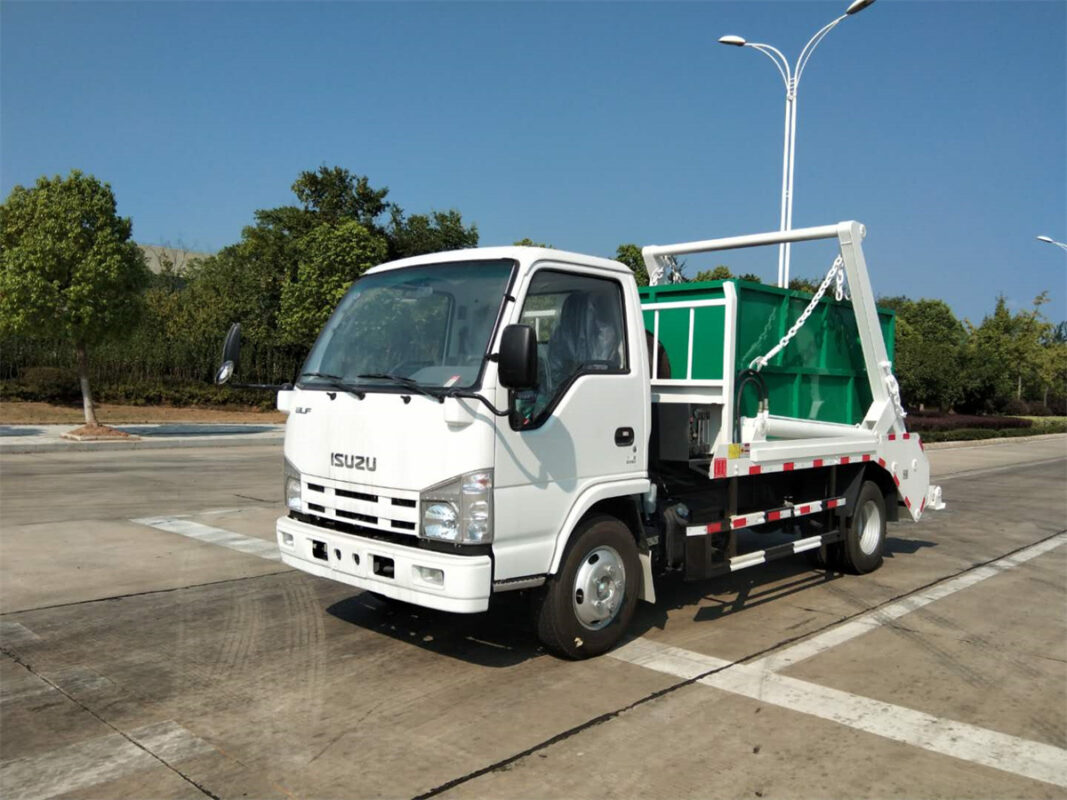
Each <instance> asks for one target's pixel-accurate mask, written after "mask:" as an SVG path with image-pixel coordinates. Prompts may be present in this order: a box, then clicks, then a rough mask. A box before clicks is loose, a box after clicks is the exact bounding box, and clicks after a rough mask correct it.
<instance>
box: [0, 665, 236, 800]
mask: <svg viewBox="0 0 1067 800" xmlns="http://www.w3.org/2000/svg"><path fill="white" fill-rule="evenodd" d="M0 653H3V654H4V655H5V656H7V657H8V658H10V659H11V660H12V661H14V662H15V663H16V664H18V665H19V666H20V667H22V668H23V669H24V670H26V671H27V672H29V673H30V674H31V675H33V676H34V677H35V678H37V679H38V680H40V681H42V682H44V683H46V684H47V685H48V686H50V687H52V688H53V689H54V690H55V691H57V692H59V694H61V695H63V696H64V697H65V698H67V699H68V700H69V701H70V702H72V703H74V705H76V706H78V708H80V709H81V710H82V711H84V712H85V713H86V714H88V715H89V716H91V717H92V718H93V719H95V720H96V721H97V722H99V723H101V724H102V725H106V726H107V727H108V728H110V729H111V730H113V731H114V732H115V733H117V734H118V735H119V736H121V737H122V738H123V739H125V740H126V741H127V742H129V743H130V744H132V745H133V746H134V747H137V748H138V749H140V750H142V751H144V752H145V753H147V754H148V755H149V756H151V757H152V758H154V759H155V760H156V761H158V762H159V763H160V764H162V765H163V766H164V767H166V768H167V769H169V770H170V771H171V772H173V773H174V774H175V775H177V776H178V777H179V778H181V779H182V780H183V781H185V782H186V783H188V784H189V785H190V786H193V787H195V788H196V789H197V790H198V791H199V792H200V793H201V794H203V795H204V796H205V797H210V798H212V800H221V798H220V797H219V796H218V795H217V794H215V793H214V792H212V791H211V790H210V789H208V788H207V787H206V786H202V785H201V784H200V783H198V782H197V781H195V780H193V779H192V778H191V777H189V776H188V775H186V774H185V773H184V772H182V771H181V770H180V769H178V768H177V767H175V766H174V765H173V764H171V763H169V762H168V761H167V760H166V759H164V758H162V757H161V756H159V755H158V754H156V753H154V752H152V751H151V750H150V749H149V748H147V747H145V746H144V745H143V744H141V743H140V742H139V741H137V740H136V739H134V738H133V737H132V736H130V735H129V734H128V733H126V731H124V730H122V728H119V727H118V726H117V725H114V724H113V723H111V722H109V721H108V720H106V719H104V718H103V717H102V716H100V715H99V714H97V713H96V712H95V711H93V709H91V708H90V707H89V706H87V705H85V703H83V702H81V701H80V700H78V698H76V697H74V696H73V695H71V694H70V693H69V692H67V691H64V689H63V688H62V687H61V686H59V685H57V684H56V683H55V682H54V681H51V680H49V679H48V678H46V677H45V676H44V675H42V674H41V673H40V672H38V671H37V670H35V669H34V668H33V666H32V665H31V664H28V663H27V662H25V661H23V660H22V658H21V657H20V656H19V655H18V653H14V652H12V651H11V650H8V649H7V648H6V647H3V646H0Z"/></svg>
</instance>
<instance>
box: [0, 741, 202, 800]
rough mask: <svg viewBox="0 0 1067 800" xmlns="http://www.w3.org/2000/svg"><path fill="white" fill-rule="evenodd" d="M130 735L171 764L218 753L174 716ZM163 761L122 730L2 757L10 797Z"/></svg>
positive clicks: (66, 787)
mask: <svg viewBox="0 0 1067 800" xmlns="http://www.w3.org/2000/svg"><path fill="white" fill-rule="evenodd" d="M127 735H128V736H129V737H130V739H133V740H134V741H136V742H138V743H139V744H140V745H141V746H142V747H144V748H145V749H147V750H149V751H151V752H152V753H154V754H155V755H156V756H158V757H159V759H162V760H163V761H166V762H167V763H168V764H174V763H175V762H178V761H181V760H183V759H186V758H192V757H193V756H198V755H203V754H205V753H210V752H214V748H213V747H212V746H211V745H210V744H208V743H207V742H205V741H204V740H203V739H200V738H198V737H196V736H194V735H193V734H192V733H190V732H189V731H187V730H186V729H185V728H183V727H182V726H181V725H179V724H178V723H176V722H171V721H167V722H161V723H158V724H155V725H148V726H145V727H143V728H138V729H135V730H132V731H129V732H128V733H127ZM160 766H162V765H161V764H160V763H159V760H157V759H156V758H153V757H152V755H150V754H149V753H146V752H145V750H142V749H141V747H138V746H137V745H135V744H134V743H133V742H131V741H130V740H129V739H127V738H126V737H124V736H122V735H121V734H118V733H111V734H108V735H107V736H100V737H97V738H95V739H90V740H88V741H85V742H78V743H77V744H72V745H68V746H67V747H60V748H58V749H56V750H50V751H48V752H46V753H41V754H39V755H36V756H27V757H25V758H17V759H13V760H11V761H5V762H2V763H0V787H2V788H3V793H4V798H5V800H44V798H48V797H54V796H56V795H59V794H65V793H67V792H73V791H76V790H78V789H84V788H86V787H89V786H96V785H98V784H101V783H106V782H107V781H114V780H118V779H119V778H122V777H124V776H126V775H129V774H131V773H134V772H140V771H143V770H147V769H151V768H153V767H160Z"/></svg>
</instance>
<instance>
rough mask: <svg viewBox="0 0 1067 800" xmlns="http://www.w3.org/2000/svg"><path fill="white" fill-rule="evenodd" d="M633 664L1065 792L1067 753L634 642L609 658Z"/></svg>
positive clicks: (752, 669) (677, 650)
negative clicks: (1035, 781) (1056, 787)
mask: <svg viewBox="0 0 1067 800" xmlns="http://www.w3.org/2000/svg"><path fill="white" fill-rule="evenodd" d="M608 655H609V656H611V657H612V658H617V659H619V660H620V661H626V662H628V663H631V664H636V665H638V666H642V667H646V668H648V669H654V670H657V671H659V672H665V673H667V674H670V675H677V676H678V677H681V678H686V679H692V678H694V677H696V676H697V675H700V674H702V673H704V672H708V671H710V670H716V669H717V670H720V671H719V672H715V673H714V674H712V675H709V676H707V677H706V678H701V679H700V680H699V681H698V683H702V684H704V685H705V686H710V687H713V688H715V689H719V690H721V691H725V692H730V693H731V694H736V695H740V696H742V697H748V698H751V699H753V700H758V701H760V702H761V703H768V704H770V705H775V706H778V707H780V708H785V709H788V710H790V711H796V712H799V713H801V714H808V715H809V716H813V717H818V718H820V719H825V720H828V721H830V722H836V723H838V724H839V725H845V726H847V727H850V728H855V729H857V730H861V731H865V732H867V733H871V734H874V735H875V736H881V737H883V738H886V739H892V740H893V741H897V742H903V743H904V744H908V745H912V746H914V747H919V748H922V749H923V750H928V751H930V752H933V753H939V754H941V755H947V756H951V757H953V758H958V759H961V760H963V761H968V762H970V763H973V764H981V765H983V766H987V767H992V768H993V769H998V770H1001V771H1004V772H1010V773H1012V774H1015V775H1020V776H1023V777H1026V778H1032V779H1033V780H1038V781H1043V782H1045V783H1051V784H1054V785H1056V786H1060V787H1065V788H1067V750H1062V749H1060V748H1058V747H1054V746H1052V745H1048V744H1043V743H1041V742H1033V741H1029V740H1027V739H1021V738H1018V737H1016V736H1009V735H1008V734H1005V733H998V732H997V731H991V730H987V729H985V728H979V727H978V726H975V725H968V724H967V723H964V722H956V721H953V720H948V719H942V718H940V717H935V716H932V715H930V714H924V713H922V712H920V711H915V710H913V709H910V708H905V707H903V706H897V705H893V704H891V703H884V702H882V701H880V700H872V699H870V698H866V697H859V696H857V695H853V694H849V693H848V692H842V691H839V690H837V689H830V688H828V687H825V686H819V685H818V684H814V683H808V682H807V681H801V680H797V679H796V678H790V677H787V676H785V675H779V674H777V673H774V672H770V671H768V670H766V669H760V668H757V667H753V666H750V665H745V664H736V663H734V664H731V663H730V662H728V661H723V660H722V659H718V658H712V657H710V656H704V655H701V654H700V653H694V652H691V651H688V650H682V649H681V648H677V647H668V646H665V645H660V644H657V643H655V642H651V641H649V640H647V639H637V640H635V641H633V642H630V643H628V644H626V645H624V646H623V647H620V648H617V649H616V650H614V651H612V652H611V653H609V654H608Z"/></svg>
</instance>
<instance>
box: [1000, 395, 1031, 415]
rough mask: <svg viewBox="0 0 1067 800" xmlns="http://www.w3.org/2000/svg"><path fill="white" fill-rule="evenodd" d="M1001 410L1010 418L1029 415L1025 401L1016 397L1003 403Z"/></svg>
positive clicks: (1028, 408) (1028, 407)
mask: <svg viewBox="0 0 1067 800" xmlns="http://www.w3.org/2000/svg"><path fill="white" fill-rule="evenodd" d="M1003 410H1004V413H1005V414H1009V415H1011V416H1018V415H1020V414H1028V413H1030V406H1028V405H1027V404H1026V401H1025V400H1020V399H1019V398H1017V397H1012V398H1011V399H1009V400H1007V401H1005V403H1004V408H1003Z"/></svg>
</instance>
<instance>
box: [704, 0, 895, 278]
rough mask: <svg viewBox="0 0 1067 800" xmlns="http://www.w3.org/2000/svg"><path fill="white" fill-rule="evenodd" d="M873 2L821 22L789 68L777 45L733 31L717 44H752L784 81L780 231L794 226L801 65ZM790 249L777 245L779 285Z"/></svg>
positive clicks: (861, 0) (859, 1) (862, 0)
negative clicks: (835, 29)
mask: <svg viewBox="0 0 1067 800" xmlns="http://www.w3.org/2000/svg"><path fill="white" fill-rule="evenodd" d="M873 2H874V0H853V2H852V4H851V5H850V6H849V7H848V8H847V9H845V13H844V14H842V15H841V16H840V17H838V18H837V19H835V20H834V21H833V22H830V23H829V24H827V25H824V26H823V27H822V28H820V29H819V31H818V33H816V34H815V35H814V36H812V37H811V39H809V40H808V43H807V44H806V45H804V49H803V50H801V51H800V56H799V57H798V58H797V63H796V65H795V66H792V67H791V66H790V64H789V61H788V60H787V59H786V57H785V56H784V55H782V52H781V51H780V50H779V49H778V48H777V47H772V46H771V45H769V44H763V43H762V42H749V41H746V40H745V39H743V38H742V37H740V36H735V35H732V34H731V35H729V36H723V37H721V38H720V39H719V43H720V44H728V45H733V46H734V47H751V48H752V49H753V50H758V51H759V52H761V53H763V55H765V56H767V57H768V58H769V59H770V60H771V61H773V62H774V65H775V66H776V67H777V68H778V72H779V73H780V74H781V76H782V80H783V81H785V143H784V144H783V146H782V220H781V230H783V231H788V230H792V228H793V166H794V163H795V156H796V139H797V86H799V84H800V77H801V75H803V74H804V67H805V66H807V63H808V59H810V58H811V54H812V53H814V52H815V48H816V47H818V46H819V43H820V42H821V41H822V40H823V39H825V38H826V35H827V34H828V33H830V31H832V30H833V29H834V28H836V27H837V25H838V24H839V23H840V22H841V21H842V20H843V19H845V17H849V16H851V15H853V14H856V13H858V12H860V11H862V10H863V9H865V8H866V7H867V6H869V5H871V4H872V3H873ZM789 248H790V246H789V243H783V244H780V245H779V246H778V285H779V286H782V287H787V286H789V256H790V249H789Z"/></svg>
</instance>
